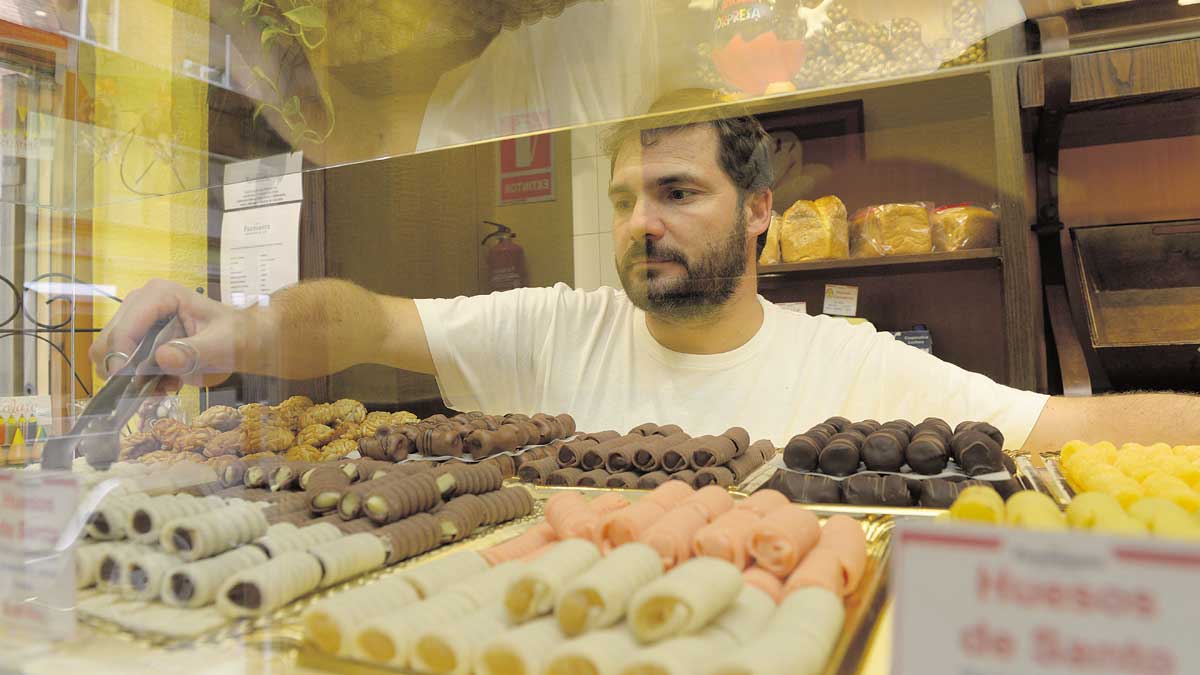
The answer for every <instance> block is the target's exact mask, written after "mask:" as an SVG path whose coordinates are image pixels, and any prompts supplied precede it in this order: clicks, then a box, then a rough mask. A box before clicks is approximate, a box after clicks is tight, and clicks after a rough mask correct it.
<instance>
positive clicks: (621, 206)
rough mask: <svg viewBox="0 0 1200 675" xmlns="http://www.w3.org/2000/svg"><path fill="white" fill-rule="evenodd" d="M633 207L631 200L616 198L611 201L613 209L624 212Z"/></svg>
mask: <svg viewBox="0 0 1200 675" xmlns="http://www.w3.org/2000/svg"><path fill="white" fill-rule="evenodd" d="M632 208H633V201H632V200H629V199H617V200H615V201H613V210H614V211H619V212H625V211H628V210H629V209H632Z"/></svg>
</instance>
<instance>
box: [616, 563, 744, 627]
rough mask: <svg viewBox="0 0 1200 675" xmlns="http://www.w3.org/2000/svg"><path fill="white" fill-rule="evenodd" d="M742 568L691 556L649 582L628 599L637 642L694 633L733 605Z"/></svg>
mask: <svg viewBox="0 0 1200 675" xmlns="http://www.w3.org/2000/svg"><path fill="white" fill-rule="evenodd" d="M741 590H742V571H741V570H740V569H738V568H737V567H736V566H735V565H733V564H731V563H729V562H727V561H724V560H718V559H716V558H693V559H691V560H689V561H687V562H685V563H683V564H682V565H679V566H678V567H676V568H675V569H673V570H671V571H670V572H668V573H667V574H665V575H663V576H661V577H659V578H658V579H655V580H654V581H651V582H650V583H648V584H646V585H645V586H643V587H642V588H640V589H639V590H638V591H637V592H636V593H634V594H633V598H632V599H630V601H629V618H628V621H629V628H630V630H632V631H633V635H634V637H636V638H637V639H638V640H639V641H641V642H643V643H646V642H658V641H659V640H664V639H666V638H669V637H674V636H676V635H683V634H686V633H694V632H696V631H698V630H700V629H701V628H703V627H704V626H705V625H707V624H708V622H709V621H711V620H712V619H713V618H714V617H716V616H717V615H718V614H720V613H721V612H723V611H725V609H726V608H727V607H729V606H730V605H731V604H733V602H734V600H735V599H736V598H737V595H738V593H739V592H740V591H741Z"/></svg>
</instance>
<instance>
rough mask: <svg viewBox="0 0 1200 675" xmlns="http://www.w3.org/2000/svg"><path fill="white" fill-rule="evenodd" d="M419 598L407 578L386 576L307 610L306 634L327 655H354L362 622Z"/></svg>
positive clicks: (305, 614)
mask: <svg viewBox="0 0 1200 675" xmlns="http://www.w3.org/2000/svg"><path fill="white" fill-rule="evenodd" d="M420 601H421V598H420V596H419V595H417V591H416V590H415V589H414V588H413V587H412V586H411V585H410V584H409V583H408V582H406V581H405V580H404V579H402V578H400V577H399V576H398V575H393V576H390V577H385V578H383V579H379V580H378V581H374V582H372V583H369V584H366V585H363V586H359V587H357V588H352V589H350V590H348V591H345V592H342V593H337V594H335V595H332V596H330V597H328V598H325V599H324V600H321V601H319V602H317V603H314V604H313V606H312V607H309V608H308V610H306V611H305V612H304V637H305V638H306V639H308V641H309V642H312V643H313V644H315V645H316V646H317V649H320V650H321V651H323V652H325V653H326V654H336V655H338V656H353V655H354V654H355V650H354V648H353V647H354V640H353V636H354V634H355V633H356V632H357V631H358V630H359V628H360V627H361V626H362V624H363V622H365V621H369V620H371V619H372V618H374V617H376V616H380V615H382V614H387V613H388V612H394V611H397V610H399V609H400V608H401V607H406V606H408V605H413V604H416V603H418V602H420Z"/></svg>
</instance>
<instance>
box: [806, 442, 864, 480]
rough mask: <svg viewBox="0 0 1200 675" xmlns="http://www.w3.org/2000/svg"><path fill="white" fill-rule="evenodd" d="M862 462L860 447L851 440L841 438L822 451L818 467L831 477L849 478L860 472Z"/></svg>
mask: <svg viewBox="0 0 1200 675" xmlns="http://www.w3.org/2000/svg"><path fill="white" fill-rule="evenodd" d="M860 460H861V453H860V452H859V450H858V446H856V445H855V444H854V443H853V441H851V440H849V439H846V438H839V439H837V440H832V441H829V444H828V445H826V446H825V447H824V448H822V449H821V456H820V457H819V458H818V459H817V465H818V466H820V467H821V471H824V472H825V473H827V474H829V475H831V476H849V475H850V474H852V473H854V472H855V471H858V464H859V461H860Z"/></svg>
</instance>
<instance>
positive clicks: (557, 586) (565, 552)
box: [504, 539, 600, 623]
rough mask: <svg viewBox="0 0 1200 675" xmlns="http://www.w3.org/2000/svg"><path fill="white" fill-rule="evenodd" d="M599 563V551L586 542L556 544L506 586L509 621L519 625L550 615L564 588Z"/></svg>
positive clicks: (573, 541)
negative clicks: (570, 581) (568, 582)
mask: <svg viewBox="0 0 1200 675" xmlns="http://www.w3.org/2000/svg"><path fill="white" fill-rule="evenodd" d="M599 560H600V549H599V548H597V547H596V545H595V544H593V543H592V542H590V541H588V540H586V539H568V540H566V541H563V542H559V543H558V544H555V545H554V546H552V547H551V548H550V550H549V551H547V552H546V553H545V554H544V555H542V556H539V557H538V559H537V560H536V561H534V562H531V563H529V564H528V565H526V566H525V569H524V570H522V571H521V572H520V573H518V574H517V575H516V576H515V578H514V579H513V580H512V581H511V582H509V584H508V589H507V590H506V592H505V594H504V608H505V610H506V611H507V612H508V619H509V620H510V621H513V622H514V623H521V622H524V621H528V620H530V619H533V618H535V617H538V616H541V615H543V614H549V613H550V612H551V611H552V610H553V609H554V602H555V600H556V599H557V598H558V595H559V593H560V591H561V590H562V587H563V585H564V584H565V583H566V582H567V581H569V580H571V579H573V578H574V577H576V576H578V575H580V574H582V573H583V572H584V571H586V570H587V569H588V568H589V567H591V566H592V565H594V564H596V562H598V561H599Z"/></svg>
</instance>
